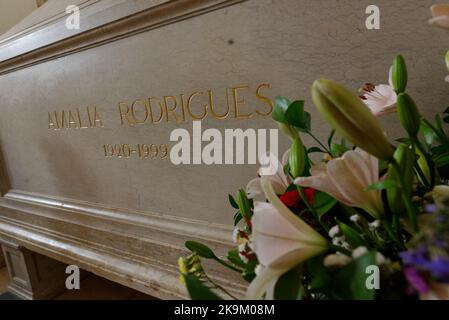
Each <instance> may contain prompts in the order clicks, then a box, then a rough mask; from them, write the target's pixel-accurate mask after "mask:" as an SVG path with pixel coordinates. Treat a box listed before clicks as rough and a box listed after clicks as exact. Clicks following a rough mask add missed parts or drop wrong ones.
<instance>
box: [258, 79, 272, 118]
mask: <svg viewBox="0 0 449 320" xmlns="http://www.w3.org/2000/svg"><path fill="white" fill-rule="evenodd" d="M262 88H268V89H271V84H269V83H261V84H260V85H259V86H258V87H257V89H256V97H257V99H259V100H260V101H262V102H263V103H265V104H266V105H267V106H268V107H269V110H268V111H267V112H265V113H263V112H260V111H259V110H256V113H257V114H259V115H261V116H268V115H270V114H271V112H272V111H273V102H272V101H271V100H270V99H269V98H267V97H266V96H263V95H262V94H261V93H260V91H261V89H262Z"/></svg>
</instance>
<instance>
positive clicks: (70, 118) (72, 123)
mask: <svg viewBox="0 0 449 320" xmlns="http://www.w3.org/2000/svg"><path fill="white" fill-rule="evenodd" d="M68 119H69V124H68V129H73V127H72V125H74V127H75V128H79V124H78V122H76V120H75V117H74V116H73V113H72V110H69V117H68Z"/></svg>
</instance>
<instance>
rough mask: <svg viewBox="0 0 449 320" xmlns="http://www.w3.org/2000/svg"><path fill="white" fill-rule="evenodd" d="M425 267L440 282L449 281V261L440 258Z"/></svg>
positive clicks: (429, 262)
mask: <svg viewBox="0 0 449 320" xmlns="http://www.w3.org/2000/svg"><path fill="white" fill-rule="evenodd" d="M424 267H425V268H426V269H427V270H428V271H429V272H430V273H431V274H432V276H434V277H435V278H436V279H437V280H439V281H448V280H449V259H448V258H438V259H434V260H430V261H428V262H427V263H426V264H425V265H424Z"/></svg>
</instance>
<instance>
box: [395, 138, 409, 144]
mask: <svg viewBox="0 0 449 320" xmlns="http://www.w3.org/2000/svg"><path fill="white" fill-rule="evenodd" d="M395 141H397V142H400V143H403V144H411V143H412V142H411V140H410V139H409V138H399V139H396V140H395Z"/></svg>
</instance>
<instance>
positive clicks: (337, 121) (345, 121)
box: [312, 79, 393, 160]
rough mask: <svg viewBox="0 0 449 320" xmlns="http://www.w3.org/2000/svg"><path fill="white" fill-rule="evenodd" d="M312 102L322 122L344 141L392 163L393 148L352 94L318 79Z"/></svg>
mask: <svg viewBox="0 0 449 320" xmlns="http://www.w3.org/2000/svg"><path fill="white" fill-rule="evenodd" d="M312 100H313V102H314V103H315V105H316V107H317V109H318V111H319V112H320V113H321V115H322V116H323V117H324V118H325V120H326V121H327V122H329V123H330V125H331V126H332V127H333V128H334V129H335V131H336V132H337V133H338V134H340V135H341V136H342V137H343V138H345V139H347V140H349V141H351V142H352V143H353V144H354V145H356V146H357V147H359V148H361V149H363V150H365V151H366V152H368V153H370V154H372V155H374V156H376V157H377V158H380V159H384V160H389V159H391V157H392V156H393V148H392V147H391V145H390V143H389V142H388V140H387V138H386V137H385V135H384V133H383V131H382V128H381V126H380V123H379V120H378V119H377V118H376V117H375V116H374V115H373V114H372V113H371V111H370V110H369V109H368V107H367V106H366V105H365V104H364V103H363V102H362V100H361V99H360V98H358V97H357V96H355V95H354V94H353V93H352V92H351V91H349V90H348V89H346V88H345V87H343V86H342V85H341V84H339V83H337V82H335V81H332V80H327V79H321V80H317V81H315V82H314V84H313V86H312Z"/></svg>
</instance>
